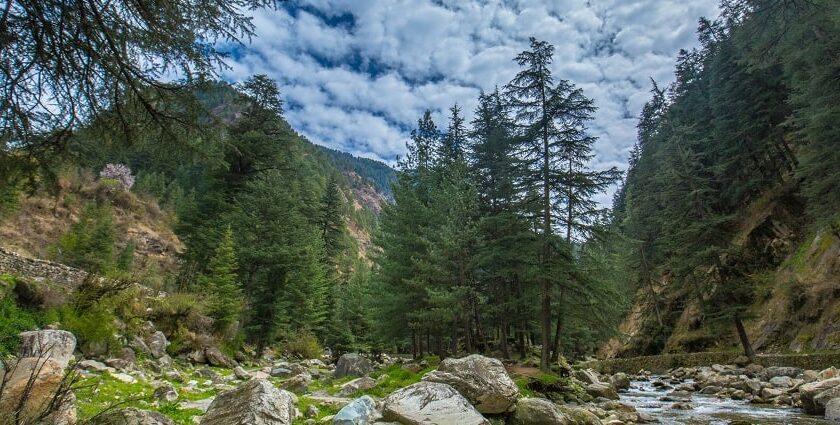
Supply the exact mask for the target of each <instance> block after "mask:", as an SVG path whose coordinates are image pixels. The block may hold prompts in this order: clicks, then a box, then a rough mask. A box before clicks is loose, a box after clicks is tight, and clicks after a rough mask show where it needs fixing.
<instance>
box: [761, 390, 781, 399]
mask: <svg viewBox="0 0 840 425" xmlns="http://www.w3.org/2000/svg"><path fill="white" fill-rule="evenodd" d="M782 393H783V392H782V390H779V389H776V388H769V387H768V388H762V389H761V398H763V399H765V400H769V399H771V398H774V397H778V396H780V395H782Z"/></svg>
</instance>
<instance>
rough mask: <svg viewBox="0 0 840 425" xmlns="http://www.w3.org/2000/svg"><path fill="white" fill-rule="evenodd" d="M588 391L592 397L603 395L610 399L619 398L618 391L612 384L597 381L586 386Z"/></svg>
mask: <svg viewBox="0 0 840 425" xmlns="http://www.w3.org/2000/svg"><path fill="white" fill-rule="evenodd" d="M586 393H587V394H589V395H591V396H592V397H602V398H607V399H610V400H618V393H617V392H616V391H615V387H613V386H612V384H608V383H606V382H597V383H594V384H589V385H587V386H586Z"/></svg>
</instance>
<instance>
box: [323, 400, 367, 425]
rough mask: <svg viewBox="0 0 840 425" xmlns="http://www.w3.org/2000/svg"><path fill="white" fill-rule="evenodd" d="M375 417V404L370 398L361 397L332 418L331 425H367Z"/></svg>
mask: <svg viewBox="0 0 840 425" xmlns="http://www.w3.org/2000/svg"><path fill="white" fill-rule="evenodd" d="M376 416H378V415H377V412H376V402H375V401H374V400H373V399H372V398H371V397H370V396H367V395H366V396H362V397H360V398H357V399H355V400H353V401H351V402H350V404H348V405H346V406H344V407H343V408H342V409H341V410H339V411H338V413H336V414H335V416H334V417H333V421H332V423H333V425H367V424H370V423H371V422H373V421H374V420H375V418H376Z"/></svg>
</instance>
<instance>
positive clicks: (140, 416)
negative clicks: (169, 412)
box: [87, 407, 175, 425]
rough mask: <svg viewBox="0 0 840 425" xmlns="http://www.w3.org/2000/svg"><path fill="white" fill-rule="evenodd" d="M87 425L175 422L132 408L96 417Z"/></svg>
mask: <svg viewBox="0 0 840 425" xmlns="http://www.w3.org/2000/svg"><path fill="white" fill-rule="evenodd" d="M87 423H88V424H89V425H175V422H173V421H172V420H171V419H169V418H167V417H166V416H164V415H162V414H160V413H157V412H150V411H148V410H140V409H135V408H133V407H130V408H127V409H120V410H114V411H111V412H107V413H105V414H102V415H98V416H96V417H94V418H93V419H91V420H90V421H89V422H87Z"/></svg>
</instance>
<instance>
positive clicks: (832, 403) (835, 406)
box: [825, 398, 840, 422]
mask: <svg viewBox="0 0 840 425" xmlns="http://www.w3.org/2000/svg"><path fill="white" fill-rule="evenodd" d="M825 419H826V420H829V421H834V422H840V398H833V399H831V400H829V402H828V403H826V404H825Z"/></svg>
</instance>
